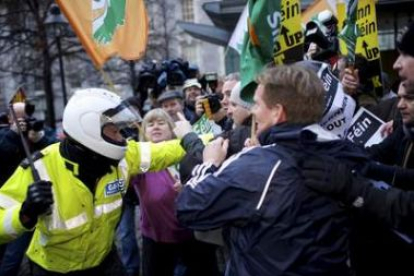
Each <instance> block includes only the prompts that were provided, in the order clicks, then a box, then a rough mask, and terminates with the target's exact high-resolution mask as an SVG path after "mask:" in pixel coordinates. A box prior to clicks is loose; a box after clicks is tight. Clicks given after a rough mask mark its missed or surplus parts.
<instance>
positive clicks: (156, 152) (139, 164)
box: [125, 139, 185, 175]
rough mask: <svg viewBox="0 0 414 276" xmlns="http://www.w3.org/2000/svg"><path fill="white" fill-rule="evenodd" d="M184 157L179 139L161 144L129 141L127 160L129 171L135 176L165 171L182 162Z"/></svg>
mask: <svg viewBox="0 0 414 276" xmlns="http://www.w3.org/2000/svg"><path fill="white" fill-rule="evenodd" d="M184 155H185V151H184V149H183V148H182V147H181V146H180V140H179V139H175V140H170V141H166V142H161V143H151V142H135V141H128V147H127V152H126V155H125V158H126V161H127V164H128V167H129V168H128V171H129V172H130V173H131V174H132V175H134V174H138V173H143V172H147V171H160V170H163V169H165V168H168V167H169V166H171V165H173V164H175V163H178V162H180V161H181V159H182V158H183V157H184Z"/></svg>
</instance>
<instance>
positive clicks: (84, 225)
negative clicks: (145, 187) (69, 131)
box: [0, 140, 185, 273]
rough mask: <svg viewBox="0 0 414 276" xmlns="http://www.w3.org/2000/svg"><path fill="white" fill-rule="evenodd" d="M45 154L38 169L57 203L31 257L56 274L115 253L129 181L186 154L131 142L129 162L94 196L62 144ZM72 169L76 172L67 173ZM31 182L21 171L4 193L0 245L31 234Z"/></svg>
mask: <svg viewBox="0 0 414 276" xmlns="http://www.w3.org/2000/svg"><path fill="white" fill-rule="evenodd" d="M41 153H42V156H41V157H40V158H39V159H37V160H35V162H34V165H35V167H36V169H37V170H38V172H39V175H40V177H41V179H43V180H50V181H51V182H52V191H53V198H54V204H53V205H52V212H51V214H49V215H42V216H40V217H39V219H38V222H37V224H36V228H35V230H34V235H33V239H32V241H31V243H30V246H29V248H28V250H27V256H28V257H29V259H31V260H32V261H33V262H35V263H37V264H38V265H40V266H41V267H43V268H44V269H46V270H48V271H54V272H58V273H67V272H70V271H76V270H84V269H88V268H92V267H96V266H98V265H99V264H100V263H101V262H102V261H103V259H104V258H105V257H106V256H107V254H108V253H109V252H110V251H111V249H112V246H113V241H114V233H115V228H116V225H117V223H118V221H119V219H120V216H121V206H122V194H123V193H124V192H125V190H126V188H127V187H126V186H127V184H128V182H129V178H130V176H131V175H134V174H137V173H140V172H146V171H157V170H161V169H164V168H166V167H168V166H170V165H172V164H174V163H177V162H179V161H180V160H181V158H182V157H183V156H184V154H185V152H184V150H183V149H182V148H181V146H180V141H179V140H172V141H168V142H162V143H157V144H153V143H143V142H135V141H129V142H128V147H127V152H126V155H125V158H124V159H123V160H122V161H121V162H120V163H119V166H118V168H114V169H113V170H112V172H111V173H108V174H106V175H105V176H103V177H102V178H101V179H100V180H99V181H98V182H97V186H96V190H95V194H92V192H91V191H90V190H89V189H88V187H86V186H85V185H84V184H83V183H82V182H81V181H80V180H79V179H78V178H76V177H75V173H76V172H77V164H73V163H72V162H70V161H69V160H67V159H65V158H63V157H62V156H61V155H60V153H59V143H58V144H53V145H51V146H49V147H47V148H45V149H44V150H43V151H42V152H41ZM68 164H71V165H72V167H73V169H72V170H69V169H67V168H66V166H67V165H68ZM31 183H33V177H32V174H31V171H30V168H24V167H22V166H20V167H19V168H18V169H17V170H16V171H15V173H14V174H13V175H12V176H11V178H10V179H9V180H8V181H7V182H6V183H5V184H4V185H3V187H2V188H1V189H0V243H5V242H8V241H10V240H12V239H14V238H16V237H17V236H19V235H20V234H23V233H24V232H25V231H29V230H31V229H26V228H25V227H24V226H23V225H22V224H21V222H20V219H19V212H20V209H21V205H22V202H23V201H24V200H25V198H26V193H27V189H28V186H29V185H30V184H31Z"/></svg>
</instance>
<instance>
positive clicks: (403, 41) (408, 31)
mask: <svg viewBox="0 0 414 276" xmlns="http://www.w3.org/2000/svg"><path fill="white" fill-rule="evenodd" d="M397 48H398V50H400V51H401V52H402V53H404V54H407V55H410V56H412V57H414V23H410V24H409V25H408V26H406V27H405V28H404V29H403V33H402V34H401V35H400V36H399V37H398V39H397Z"/></svg>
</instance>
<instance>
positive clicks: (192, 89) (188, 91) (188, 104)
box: [183, 79, 202, 124]
mask: <svg viewBox="0 0 414 276" xmlns="http://www.w3.org/2000/svg"><path fill="white" fill-rule="evenodd" d="M183 93H184V100H185V105H184V115H185V117H186V118H187V120H189V121H190V123H191V124H194V123H195V122H196V121H197V120H198V118H199V115H197V114H196V110H195V108H196V100H197V97H199V96H201V95H202V90H201V84H200V83H199V82H198V80H197V79H187V80H186V81H185V82H184V85H183Z"/></svg>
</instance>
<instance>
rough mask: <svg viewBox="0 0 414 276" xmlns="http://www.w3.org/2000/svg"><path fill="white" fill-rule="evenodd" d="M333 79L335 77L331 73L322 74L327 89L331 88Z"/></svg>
mask: <svg viewBox="0 0 414 276" xmlns="http://www.w3.org/2000/svg"><path fill="white" fill-rule="evenodd" d="M332 80H333V78H332V76H331V75H330V74H329V73H327V74H324V75H322V83H323V87H324V88H325V90H326V91H328V90H329V89H330V88H331V85H332Z"/></svg>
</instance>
